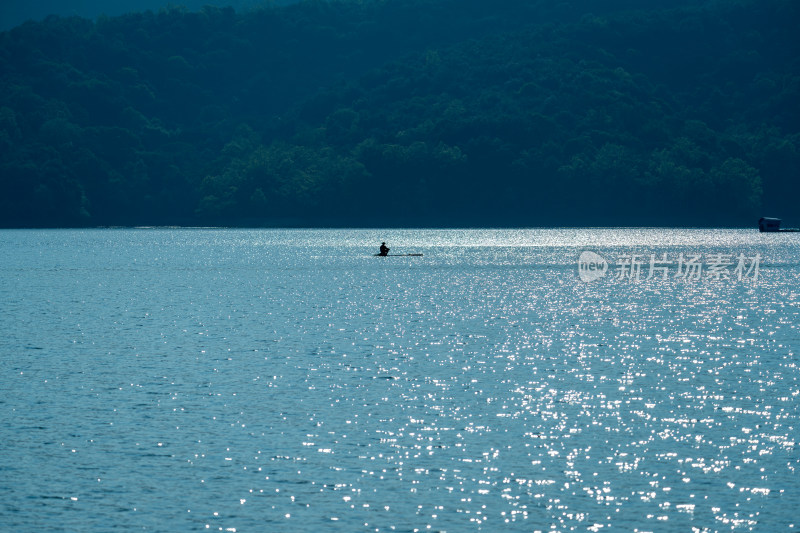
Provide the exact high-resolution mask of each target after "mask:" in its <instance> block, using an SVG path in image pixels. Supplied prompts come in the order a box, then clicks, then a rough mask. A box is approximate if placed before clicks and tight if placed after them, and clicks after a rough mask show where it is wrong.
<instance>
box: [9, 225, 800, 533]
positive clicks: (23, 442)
mask: <svg viewBox="0 0 800 533" xmlns="http://www.w3.org/2000/svg"><path fill="white" fill-rule="evenodd" d="M383 240H385V241H387V243H388V244H389V246H390V247H391V248H392V253H395V252H397V253H409V252H413V253H423V254H424V256H423V257H389V258H376V257H373V256H372V254H373V253H374V252H375V251H377V247H378V245H379V244H380V242H381V241H383ZM588 250H591V251H593V252H595V253H597V254H598V255H599V256H601V257H602V258H605V259H606V260H607V263H608V268H607V271H606V275H605V276H603V277H600V278H599V279H597V280H595V281H592V282H588V283H585V282H583V281H582V280H581V278H580V277H579V270H578V258H579V256H580V255H581V253H582V252H585V251H588ZM651 254H654V258H655V262H654V264H653V266H656V267H659V266H660V267H661V269H658V268H656V269H655V270H654V272H655V275H654V276H652V277H650V276H649V274H650V266H651V265H650V259H651ZM664 254H666V256H665V255H664ZM716 254H722V255H716ZM633 256H636V259H632V258H633ZM694 256H699V259H698V258H696V259H695V260H694V261H693V264H695V265H697V264H699V265H700V268H701V270H700V276H699V278H698V277H696V276H695V277H691V276H685V275H682V273H681V272H684V273H686V271H682V270H681V268H683V267H685V266H686V265H687V264H689V263H691V262H692V261H690V258H692V257H694ZM626 258H628V259H626ZM679 258H682V259H681V260H680V261H679ZM639 259H641V260H642V264H641V271H640V272H639V273H640V276H639V279H632V278H634V276H633V274H634V272H638V271H635V270H634V269H633V268H632V266H631V265H634V264H637V265H638V264H639V263H638V261H639ZM740 263H741V264H740ZM626 265H628V266H627V267H626ZM715 265H716V266H715ZM737 267H738V269H737ZM714 272H716V273H717V274H714ZM665 275H666V279H664V276H665ZM0 306H2V307H0V309H1V310H2V313H0V363H1V364H2V373H0V390H2V393H3V394H2V396H0V413H2V420H3V424H2V426H0V523H2V524H3V527H2V529H4V530H6V531H45V530H63V531H110V530H112V529H114V530H145V531H195V530H198V531H199V530H204V531H206V530H208V531H237V532H249V531H308V532H312V531H313V532H316V531H451V532H457V531H477V530H482V531H537V530H539V531H665V530H670V531H691V530H692V529H696V530H700V531H703V530H708V531H730V530H737V531H738V530H741V531H750V530H753V531H789V530H794V531H798V530H799V529H800V515H799V514H798V512H797V509H798V508H800V481H799V480H800V478H799V477H798V471H797V470H798V468H800V444H799V443H798V441H799V440H800V420H798V415H799V413H800V410H798V403H799V402H800V369H799V368H798V351H800V233H796V234H759V233H758V232H756V231H755V230H669V229H613V230H610V229H563V230H558V229H553V230H491V231H490V230H447V231H444V230H386V231H378V230H275V231H272V230H206V229H137V230H133V229H127V230H126V229H107V230H87V231H71V230H70V231H67V230H63V231H52V230H44V231H2V232H0Z"/></svg>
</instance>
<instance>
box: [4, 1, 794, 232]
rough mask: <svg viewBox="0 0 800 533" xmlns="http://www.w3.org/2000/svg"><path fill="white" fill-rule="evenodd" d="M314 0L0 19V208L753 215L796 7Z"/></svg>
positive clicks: (790, 109) (385, 220)
mask: <svg viewBox="0 0 800 533" xmlns="http://www.w3.org/2000/svg"><path fill="white" fill-rule="evenodd" d="M596 4H597V3H596V2H589V1H587V0H584V1H573V2H570V3H561V4H554V3H552V2H544V1H541V2H523V1H520V0H514V1H512V0H502V1H499V2H493V3H491V5H490V4H489V3H486V2H483V1H478V0H468V1H460V2H457V1H455V0H438V1H436V0H434V1H430V0H425V1H423V0H418V1H415V0H393V1H372V2H322V1H310V2H303V3H300V4H296V5H291V6H286V7H275V8H268V9H263V10H260V11H256V12H252V13H243V14H237V13H236V12H235V11H234V10H233V9H218V8H206V9H204V10H203V11H201V12H197V13H193V12H188V11H184V10H179V9H173V10H170V11H162V12H160V13H157V14H155V13H151V12H146V13H140V14H131V15H125V16H121V17H115V18H101V19H99V20H98V21H96V22H91V21H87V20H84V19H80V18H56V17H52V18H49V19H47V20H45V21H43V22H41V23H36V24H34V23H29V24H25V25H23V26H21V27H19V28H16V29H14V30H12V31H9V32H5V33H2V34H0V155H1V156H2V157H1V158H0V191H2V195H0V225H2V226H6V227H18V226H75V225H129V224H198V225H210V224H233V225H275V224H292V225H386V224H397V225H414V226H421V225H422V226H424V225H434V226H439V225H460V226H474V225H490V226H498V225H523V226H524V225H550V224H570V225H609V224H610V225H654V224H669V225H676V224H677V225H751V224H752V223H753V220H754V219H757V218H758V217H759V216H761V215H762V214H768V213H769V214H771V213H774V214H776V215H779V216H785V217H786V218H790V217H791V215H792V214H795V215H796V214H798V213H797V208H796V205H797V202H796V198H797V197H798V193H800V185H799V184H798V180H797V177H798V175H800V128H799V126H800V116H798V113H799V112H800V111H799V110H798V105H797V102H798V93H800V69H799V68H798V67H799V66H800V65H798V61H799V60H800V59H799V58H800V46H799V45H798V40H797V39H796V37H795V35H794V33H795V29H796V28H797V27H798V24H797V22H798V21H799V20H800V16H799V15H800V6H798V4H797V3H796V2H794V1H792V0H767V1H762V2H755V1H741V2H704V1H688V0H687V1H683V2H675V1H674V0H673V1H669V2H667V1H663V2H660V1H659V2H649V5H650V6H651V7H650V8H649V9H647V10H642V9H640V6H641V2H634V1H627V0H619V1H615V2H603V3H602V6H603V7H602V8H600V7H598V6H597V5H596Z"/></svg>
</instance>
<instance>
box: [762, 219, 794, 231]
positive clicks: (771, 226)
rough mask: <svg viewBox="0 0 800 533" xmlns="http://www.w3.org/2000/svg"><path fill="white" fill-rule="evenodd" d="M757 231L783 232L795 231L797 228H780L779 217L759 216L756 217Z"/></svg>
mask: <svg viewBox="0 0 800 533" xmlns="http://www.w3.org/2000/svg"><path fill="white" fill-rule="evenodd" d="M758 231H760V232H761V233H784V232H797V231H800V229H797V228H784V229H781V219H779V218H769V217H761V218H759V219H758Z"/></svg>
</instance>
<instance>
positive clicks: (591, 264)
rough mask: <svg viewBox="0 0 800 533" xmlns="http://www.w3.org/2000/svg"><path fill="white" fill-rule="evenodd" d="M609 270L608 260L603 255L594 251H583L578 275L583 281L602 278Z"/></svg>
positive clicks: (579, 260) (579, 261)
mask: <svg viewBox="0 0 800 533" xmlns="http://www.w3.org/2000/svg"><path fill="white" fill-rule="evenodd" d="M607 271H608V261H606V260H605V258H604V257H603V256H602V255H599V254H596V253H594V252H589V251H586V252H583V253H581V256H580V257H579V258H578V275H579V276H580V278H581V281H584V282H586V283H589V282H590V281H594V280H596V279H600V278H602V277H603V276H605V275H606V272H607Z"/></svg>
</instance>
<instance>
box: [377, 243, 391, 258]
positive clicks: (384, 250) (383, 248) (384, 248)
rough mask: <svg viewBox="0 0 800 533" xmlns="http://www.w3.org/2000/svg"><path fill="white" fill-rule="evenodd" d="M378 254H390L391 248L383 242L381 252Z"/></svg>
mask: <svg viewBox="0 0 800 533" xmlns="http://www.w3.org/2000/svg"><path fill="white" fill-rule="evenodd" d="M378 255H382V256H387V255H389V248H388V247H387V246H386V243H385V242H382V243H381V253H379V254H378Z"/></svg>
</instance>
